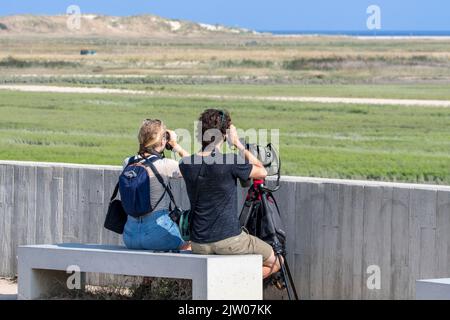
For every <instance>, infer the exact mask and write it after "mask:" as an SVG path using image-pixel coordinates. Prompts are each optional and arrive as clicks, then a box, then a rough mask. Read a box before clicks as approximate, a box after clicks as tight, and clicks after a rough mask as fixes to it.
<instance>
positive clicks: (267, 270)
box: [263, 250, 284, 279]
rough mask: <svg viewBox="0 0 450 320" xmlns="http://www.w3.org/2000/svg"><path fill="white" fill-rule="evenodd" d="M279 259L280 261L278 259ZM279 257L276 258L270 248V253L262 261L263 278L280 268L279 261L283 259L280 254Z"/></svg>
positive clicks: (282, 261)
mask: <svg viewBox="0 0 450 320" xmlns="http://www.w3.org/2000/svg"><path fill="white" fill-rule="evenodd" d="M280 259H281V261H280ZM280 259H278V258H277V257H276V256H275V253H274V252H273V250H272V254H271V255H270V257H269V258H268V259H267V260H265V261H264V262H263V278H264V279H265V278H267V277H268V276H270V275H271V274H273V273H275V272H278V271H279V270H280V269H281V264H280V262H281V263H284V259H283V257H282V256H280Z"/></svg>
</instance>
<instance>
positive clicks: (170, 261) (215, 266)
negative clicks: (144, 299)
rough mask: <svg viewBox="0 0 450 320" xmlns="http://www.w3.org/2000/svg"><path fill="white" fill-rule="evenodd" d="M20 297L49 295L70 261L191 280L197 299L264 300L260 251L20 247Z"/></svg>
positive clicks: (84, 268)
mask: <svg viewBox="0 0 450 320" xmlns="http://www.w3.org/2000/svg"><path fill="white" fill-rule="evenodd" d="M18 259H19V260H18V273H19V275H18V298H19V299H37V298H39V297H40V296H42V295H45V294H48V293H49V291H50V289H51V288H50V284H51V283H54V281H55V280H59V281H62V282H61V283H66V281H67V278H68V277H69V276H70V275H71V274H69V273H67V268H68V267H69V266H73V265H75V266H77V267H78V268H79V270H80V277H81V279H85V273H86V272H97V273H108V274H119V275H130V276H149V277H163V278H177V279H192V298H193V299H194V300H233V299H236V300H247V299H248V300H261V299H262V290H263V289H262V256H261V255H236V256H234V255H233V256H231V255H230V256H220V255H196V254H191V253H164V252H152V251H144V250H129V249H126V248H125V247H120V246H107V245H89V244H59V245H30V246H20V247H19V248H18Z"/></svg>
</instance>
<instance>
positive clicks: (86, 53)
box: [80, 50, 97, 56]
mask: <svg viewBox="0 0 450 320" xmlns="http://www.w3.org/2000/svg"><path fill="white" fill-rule="evenodd" d="M80 54H81V55H82V56H88V55H95V54H97V51H95V50H81V51H80Z"/></svg>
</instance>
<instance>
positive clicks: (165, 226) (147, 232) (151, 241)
mask: <svg viewBox="0 0 450 320" xmlns="http://www.w3.org/2000/svg"><path fill="white" fill-rule="evenodd" d="M166 133H169V136H170V137H169V141H168V140H167V135H166ZM138 140H139V152H138V154H137V155H136V156H135V157H137V158H138V159H144V158H148V157H150V156H156V157H158V158H159V159H158V160H156V161H155V162H153V164H154V166H155V167H156V169H157V170H158V172H159V174H160V175H161V176H162V178H163V180H164V182H165V183H166V184H167V183H168V181H169V178H181V177H182V176H181V173H180V169H179V167H178V162H177V161H175V160H172V159H166V158H164V156H163V151H164V149H165V148H166V144H169V145H170V146H171V147H172V151H173V152H177V153H178V154H179V155H180V156H181V157H185V156H187V155H188V153H187V152H186V151H185V150H184V149H183V148H182V147H181V146H180V145H179V144H178V143H177V141H176V134H175V132H173V131H170V130H167V129H166V126H165V125H164V123H163V122H162V121H160V120H151V119H147V120H145V121H144V122H143V123H142V126H141V128H140V130H139V135H138ZM129 159H130V158H127V159H125V161H124V164H123V166H124V168H125V167H126V166H127V164H128V161H129ZM148 171H149V176H150V190H151V194H150V201H151V205H152V207H154V209H153V211H152V212H149V213H147V214H145V215H144V216H141V217H139V218H133V217H131V216H128V219H127V223H126V224H125V229H124V233H123V241H124V243H125V245H126V246H127V248H129V249H145V250H160V251H166V250H189V249H190V244H189V243H188V242H185V241H184V240H183V238H182V237H181V235H180V231H179V228H178V225H177V224H176V223H174V222H173V221H172V219H171V218H170V217H169V205H170V197H169V195H168V194H167V192H165V188H164V186H163V185H162V184H161V183H160V182H159V181H158V179H157V178H156V177H155V175H154V174H153V172H152V171H151V170H148Z"/></svg>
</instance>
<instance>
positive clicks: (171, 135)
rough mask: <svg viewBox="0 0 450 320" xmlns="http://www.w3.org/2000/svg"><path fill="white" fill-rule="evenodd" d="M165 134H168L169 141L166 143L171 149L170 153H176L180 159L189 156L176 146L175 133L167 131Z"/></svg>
mask: <svg viewBox="0 0 450 320" xmlns="http://www.w3.org/2000/svg"><path fill="white" fill-rule="evenodd" d="M167 132H168V133H169V141H167V143H168V144H169V145H170V146H171V147H172V152H175V153H178V154H179V155H180V157H187V156H189V153H188V152H187V151H186V150H184V149H183V147H181V146H180V145H179V144H178V142H177V134H176V133H175V131H172V130H167Z"/></svg>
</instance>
